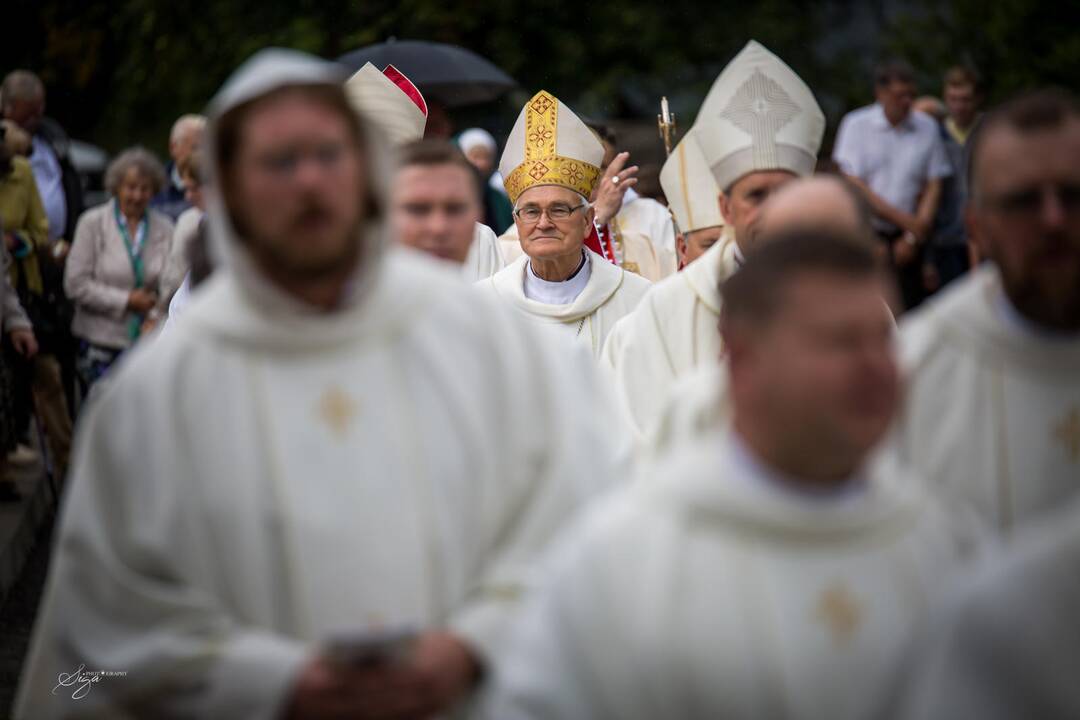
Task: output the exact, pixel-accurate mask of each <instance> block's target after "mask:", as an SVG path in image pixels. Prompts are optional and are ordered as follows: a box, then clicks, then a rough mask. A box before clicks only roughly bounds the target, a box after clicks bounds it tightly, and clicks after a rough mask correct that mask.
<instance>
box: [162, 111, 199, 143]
mask: <svg viewBox="0 0 1080 720" xmlns="http://www.w3.org/2000/svg"><path fill="white" fill-rule="evenodd" d="M205 127H206V117H205V116H204V115H194V114H189V115H181V116H180V117H179V118H178V119H177V121H176V122H174V123H173V126H172V132H170V133H169V144H170V145H172V144H173V143H178V142H180V140H181V139H183V137H184V136H185V135H187V134H188V133H194V132H202V131H203V129H204V128H205Z"/></svg>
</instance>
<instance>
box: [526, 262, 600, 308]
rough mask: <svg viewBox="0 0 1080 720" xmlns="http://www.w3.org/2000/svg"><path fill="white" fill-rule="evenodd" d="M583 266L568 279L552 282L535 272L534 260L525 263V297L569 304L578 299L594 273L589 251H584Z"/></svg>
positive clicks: (543, 301)
mask: <svg viewBox="0 0 1080 720" xmlns="http://www.w3.org/2000/svg"><path fill="white" fill-rule="evenodd" d="M581 256H582V261H581V266H580V267H579V268H578V270H577V272H576V273H574V274H573V275H572V276H571V277H570V278H568V279H566V280H560V281H557V282H552V281H550V280H544V279H543V278H542V277H539V276H538V275H537V274H536V273H535V272H533V268H532V261H531V260H530V261H529V262H528V263H526V265H525V288H524V289H525V297H527V298H529V299H530V300H535V301H536V302H540V303H544V304H545V305H569V304H571V303H573V302H574V301H575V300H577V297H578V295H580V294H581V293H582V291H583V290H584V289H585V286H586V285H588V284H589V276H590V275H591V274H592V272H591V271H592V260H591V259H590V258H589V253H587V252H584V251H582V253H581Z"/></svg>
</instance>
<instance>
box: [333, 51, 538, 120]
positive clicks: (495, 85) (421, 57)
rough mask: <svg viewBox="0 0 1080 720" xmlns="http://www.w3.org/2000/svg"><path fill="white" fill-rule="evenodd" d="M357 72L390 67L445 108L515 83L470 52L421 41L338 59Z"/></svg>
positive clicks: (489, 96) (480, 98)
mask: <svg viewBox="0 0 1080 720" xmlns="http://www.w3.org/2000/svg"><path fill="white" fill-rule="evenodd" d="M338 62H340V63H342V64H344V65H347V66H348V67H349V68H350V69H351V70H352V71H353V72H356V71H357V70H359V69H360V68H361V67H363V65H364V63H368V62H370V63H371V64H372V65H374V66H375V67H377V68H378V69H379V70H382V69H383V68H385V67H386V66H387V65H393V66H394V67H396V68H397V69H398V70H400V71H401V72H403V73H405V75H406V76H407V77H408V78H409V79H410V80H412V82H413V84H414V85H416V86H417V87H418V88H420V92H422V93H423V94H424V97H426V98H428V99H431V100H438V101H439V102H441V103H442V104H443V105H445V106H446V107H460V106H462V105H475V104H477V103H484V102H489V101H491V100H494V99H496V98H497V97H499V96H500V95H502V94H503V93H505V92H507V91H508V90H512V89H514V88H515V87H517V83H516V82H514V79H513V78H512V77H510V76H509V75H507V74H506V73H505V72H503V71H502V70H500V69H499V68H498V67H496V66H495V65H494V64H492V63H491V62H490V61H488V60H485V59H484V58H482V57H480V56H479V55H477V54H476V53H474V52H473V51H471V50H466V49H465V48H463V47H459V46H457V45H447V44H445V43H435V42H426V41H423V40H393V39H391V40H387V41H386V42H384V43H379V44H377V45H368V46H366V47H362V48H359V49H358V50H353V51H352V52H349V53H346V54H344V55H342V56H341V57H340V58H338Z"/></svg>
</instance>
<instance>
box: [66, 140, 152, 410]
mask: <svg viewBox="0 0 1080 720" xmlns="http://www.w3.org/2000/svg"><path fill="white" fill-rule="evenodd" d="M164 184H165V170H164V168H162V166H161V163H160V162H159V161H158V159H157V158H155V157H154V156H153V155H152V154H151V153H150V152H148V151H146V150H144V149H142V148H131V149H129V150H125V151H124V152H122V153H121V154H120V155H119V156H117V158H116V159H115V160H113V162H112V164H110V165H109V168H108V170H106V172H105V187H106V189H107V190H108V191H109V193H110V194H111V195H112V199H110V200H109V201H108V202H106V203H105V204H103V205H99V206H98V207H96V208H92V209H90V210H87V211H86V212H85V213H84V214H83V216H82V217H81V218H79V224H78V227H77V228H76V230H75V241H74V242H73V243H72V247H71V254H70V255H69V256H68V261H67V270H66V272H65V275H64V289H65V290H66V291H67V294H68V296H69V297H70V298H71V299H72V301H73V302H74V303H75V319H74V320H73V321H72V323H71V330H72V332H73V333H74V335H75V336H76V337H77V338H78V339H79V361H78V365H79V375H80V377H81V379H82V381H83V383H84V384H85V385H86V386H87V389H89V386H90V385H92V384H93V383H94V382H96V381H97V380H98V379H99V378H100V377H101V376H102V375H103V374H105V372H106V371H108V369H109V367H110V366H111V365H112V364H113V362H115V361H116V359H117V357H119V356H120V354H121V353H122V352H123V351H124V350H126V349H127V348H128V347H130V346H131V345H132V343H134V342H135V340H137V339H138V338H139V335H140V334H141V333H142V332H144V330H145V329H146V328H147V325H152V324H153V323H154V322H156V319H157V312H158V310H157V307H158V280H159V278H160V276H161V272H162V270H163V269H164V267H165V261H166V259H167V258H168V255H169V248H170V246H171V244H172V237H173V222H172V220H171V219H169V217H168V216H167V215H164V214H162V213H160V212H157V211H156V210H151V209H150V208H149V207H148V206H149V204H150V199H151V198H152V197H154V195H155V194H157V193H158V192H159V191H160V190H161V188H162V186H163V185H164Z"/></svg>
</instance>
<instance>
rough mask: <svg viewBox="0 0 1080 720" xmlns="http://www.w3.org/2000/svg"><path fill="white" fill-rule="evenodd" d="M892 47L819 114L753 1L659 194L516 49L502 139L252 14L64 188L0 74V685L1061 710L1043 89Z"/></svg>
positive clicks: (1068, 322)
mask: <svg viewBox="0 0 1080 720" xmlns="http://www.w3.org/2000/svg"><path fill="white" fill-rule="evenodd" d="M916 90H917V88H916V83H915V78H914V73H913V72H912V70H911V68H910V67H909V66H908V65H907V64H905V63H904V62H901V61H890V62H885V63H883V64H881V65H880V66H879V67H878V68H877V69H876V71H875V76H874V79H873V93H874V101H873V102H872V103H871V104H869V105H867V106H866V107H863V108H860V109H857V110H855V111H853V112H851V113H849V114H847V115H846V116H844V118H843V119H842V121H841V122H840V125H839V128H838V130H837V133H836V141H835V145H834V147H833V150H832V153H831V157H824V156H823V155H822V153H821V149H822V142H823V139H824V137H825V134H826V133H825V131H826V119H825V115H824V113H823V112H822V110H821V108H820V107H819V105H818V101H817V99H816V97H815V94H814V91H813V89H812V88H810V87H809V86H808V85H807V84H806V83H805V82H804V81H803V80H802V79H801V78H800V77H799V75H798V74H797V72H796V71H795V70H793V69H792V68H791V67H789V66H788V65H787V64H786V63H785V62H784V61H783V60H782V59H781V58H779V57H777V56H776V55H775V54H773V53H772V52H771V51H769V50H768V49H767V48H765V47H764V46H762V45H761V44H759V43H757V42H755V41H751V42H750V43H748V44H747V45H746V47H745V48H743V50H742V51H741V52H740V53H739V54H738V55H737V56H736V57H735V58H734V59H733V60H732V61H731V62H730V63H729V64H728V65H727V66H726V67H725V68H724V70H723V71H722V72H721V74H720V75H719V77H717V79H716V81H715V83H714V84H713V86H712V88H711V89H710V91H709V93H708V94H707V96H706V97H705V99H704V101H703V103H702V106H701V108H700V111H699V112H698V114H697V120H696V121H695V123H694V124H693V126H692V127H691V128H689V129H687V130H686V132H685V133H684V134H683V135H682V136H681V138H680V139H679V142H678V143H677V145H676V146H675V147H674V148H673V149H672V151H671V153H670V155H669V157H668V159H667V161H666V163H665V164H664V166H663V168H662V169H661V170H660V172H659V179H660V185H661V187H662V190H663V195H662V197H663V200H664V201H663V202H660V201H659V200H657V199H655V198H649V197H645V196H643V195H640V194H639V193H638V192H637V190H636V189H635V187H636V185H637V183H638V176H639V175H640V169H639V168H638V167H637V166H636V165H633V164H631V159H630V156H629V153H627V152H625V151H623V150H621V148H620V146H619V142H618V137H617V136H616V135H615V133H614V132H612V130H611V129H610V128H607V127H604V126H602V125H599V124H597V123H594V122H586V121H584V120H582V119H581V118H579V117H578V115H577V114H575V112H574V111H573V110H572V109H571V108H570V107H569V106H568V105H567V104H566V103H565V102H563V101H562V100H560V99H559V98H558V97H556V96H554V95H553V94H551V93H549V92H547V91H545V90H539V91H538V92H536V93H535V94H534V95H533V96H532V97H531V98H530V99H529V100H528V102H527V103H525V105H524V106H523V107H522V108H521V111H520V114H519V115H518V117H517V120H516V122H515V124H514V126H513V128H512V129H511V130H510V132H509V134H508V135H507V137H506V139H505V142H504V143H502V150H501V154H500V152H499V144H498V143H497V141H496V140H495V138H494V137H493V136H492V135H491V134H490V133H489V132H488V131H486V130H482V129H480V128H472V129H469V130H466V131H464V132H462V133H461V134H460V135H458V136H457V138H456V140H455V141H453V142H451V141H448V140H443V139H433V138H431V137H428V138H427V139H425V130H426V128H427V125H428V119H429V118H428V115H429V108H428V106H427V104H426V102H425V100H424V98H423V93H422V89H421V88H417V87H416V86H415V85H414V84H413V83H412V82H411V81H410V80H409V79H408V78H407V77H406V76H405V75H403V74H402V73H401V72H400V71H399V70H397V69H396V68H394V67H393V66H388V67H387V68H384V69H381V70H380V69H379V68H376V67H374V66H373V65H370V64H368V65H365V66H364V67H363V68H361V69H360V70H359V71H357V72H355V73H354V74H351V75H350V74H349V73H347V72H345V71H344V70H343V68H342V67H341V66H340V65H338V64H336V63H329V62H325V61H322V60H320V59H317V58H314V57H311V56H308V55H305V54H303V53H299V52H295V51H289V50H278V49H267V50H263V51H260V52H259V53H257V54H256V55H254V56H253V57H252V58H250V59H249V60H248V61H247V62H245V63H244V64H243V65H242V66H241V67H239V68H238V69H237V70H236V71H235V73H234V74H233V75H232V76H231V77H230V78H229V79H228V80H227V81H226V83H225V84H224V85H223V86H222V88H221V89H220V90H219V91H218V93H217V95H216V96H215V97H214V98H213V99H212V100H211V101H210V103H209V105H208V107H207V109H206V116H205V117H204V116H201V115H185V116H183V117H181V118H180V119H179V120H177V122H176V123H175V125H174V127H173V131H172V133H171V136H170V138H169V155H170V158H171V160H170V162H169V164H168V165H167V166H162V164H161V163H160V161H158V160H157V159H156V158H155V157H154V155H153V154H151V153H150V152H149V151H147V150H145V149H143V148H140V147H133V148H130V149H127V150H125V151H123V152H121V153H120V154H118V155H117V156H116V158H115V159H114V160H113V161H112V163H111V164H110V166H109V168H108V171H107V173H106V186H107V189H108V191H109V194H110V198H109V200H108V201H107V202H105V203H104V204H103V205H100V206H98V207H92V208H88V209H85V210H84V209H83V207H82V202H81V196H80V191H79V185H78V179H77V177H73V169H72V167H71V164H70V160H69V158H68V156H67V151H66V138H65V137H64V135H63V133H62V131H60V129H59V126H58V125H56V123H55V122H53V121H50V120H48V119H47V118H45V117H44V107H45V89H44V87H43V85H42V83H41V81H40V80H39V79H38V78H37V77H36V76H34V75H33V74H32V73H29V72H27V71H21V70H20V71H15V72H12V73H10V74H9V75H8V76H7V78H6V79H5V80H4V81H3V85H2V88H0V104H2V107H3V112H4V117H5V124H4V129H5V137H4V144H3V150H2V151H0V175H2V176H3V182H2V183H0V218H2V222H3V229H4V241H5V263H7V267H8V270H7V272H5V273H4V277H3V283H4V284H3V285H2V286H0V290H2V293H3V295H2V298H0V299H2V301H3V302H2V303H0V313H2V314H0V323H2V327H3V330H4V335H5V352H4V355H3V360H2V361H0V410H2V416H0V458H6V459H7V462H18V461H20V460H19V457H18V456H19V454H20V453H21V454H24V455H25V454H26V453H27V452H28V450H27V446H28V445H29V444H30V440H29V437H30V429H31V418H32V417H37V418H39V419H40V423H39V425H40V430H39V432H40V433H42V434H43V435H44V437H45V438H46V439H47V441H48V442H47V447H48V455H49V456H50V457H51V460H52V464H53V467H54V468H55V471H56V472H57V473H58V474H59V475H60V477H62V478H66V482H65V484H64V495H63V512H62V518H61V522H60V524H59V527H58V530H57V540H56V543H55V550H54V553H53V558H52V564H51V567H50V578H49V582H48V585H47V588H46V593H45V596H44V598H43V600H42V604H41V608H40V613H39V617H38V619H37V621H36V626H35V629H34V637H33V642H32V646H31V650H30V653H29V656H28V658H27V660H26V663H25V666H24V669H23V674H22V678H21V682H20V687H19V693H18V699H17V704H16V708H15V717H17V718H27V719H29V718H51V717H56V718H60V717H76V716H83V715H101V716H123V717H148V718H149V717H155V718H156V717H193V718H194V717H244V718H272V717H281V718H290V719H292V718H297V719H298V718H346V717H348V718H428V717H446V716H455V717H456V716H470V717H483V718H500V719H501V718H533V719H536V720H540V719H552V720H554V719H556V718H635V717H641V718H654V717H682V718H697V717H739V718H762V717H767V718H773V717H800V718H803V717H805V718H821V717H832V718H878V717H896V718H912V719H914V718H955V717H980V718H1012V717H1030V716H1038V717H1072V716H1076V715H1077V714H1078V713H1080V694H1078V693H1077V690H1076V685H1075V683H1074V682H1073V681H1072V678H1071V668H1074V667H1077V666H1078V664H1080V643H1078V642H1077V638H1076V632H1075V630H1076V623H1075V620H1074V618H1073V617H1072V615H1073V611H1072V607H1073V605H1072V603H1073V602H1077V601H1080V587H1077V585H1076V583H1075V582H1074V579H1073V576H1074V575H1075V572H1074V571H1075V563H1076V560H1075V555H1076V554H1077V553H1078V552H1080V535H1078V533H1077V528H1078V527H1080V504H1078V503H1080V496H1078V495H1077V491H1076V484H1077V480H1078V479H1080V101H1078V99H1077V98H1076V97H1075V96H1073V95H1071V94H1069V93H1068V92H1066V91H1063V90H1056V89H1041V90H1040V89H1033V90H1032V91H1031V92H1029V93H1025V94H1023V95H1021V96H1019V97H1017V98H1015V99H1012V100H1010V101H1008V102H1006V103H1004V104H1002V105H1001V106H999V107H996V108H993V109H991V110H989V111H988V112H986V113H982V112H980V109H979V106H980V102H981V96H982V95H981V91H982V88H981V87H980V80H979V78H978V76H977V74H976V73H975V72H974V71H973V70H971V69H970V68H966V67H956V68H952V69H949V70H948V71H947V72H946V73H945V75H944V82H943V86H942V96H943V100H940V101H939V100H936V99H935V98H918V99H917V92H916ZM76 417H77V422H76ZM73 424H74V426H75V427H76V428H77V432H75V436H76V442H75V451H74V453H73V455H72V457H71V460H70V462H69V459H68V454H69V448H70V446H71V438H72V427H73ZM4 462H5V461H4V460H3V459H0V470H4V467H3V466H4ZM0 490H2V492H3V494H2V495H0V499H8V500H10V499H17V497H18V494H17V493H16V492H15V490H14V488H13V486H12V485H11V484H10V483H7V482H4V481H0Z"/></svg>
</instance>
